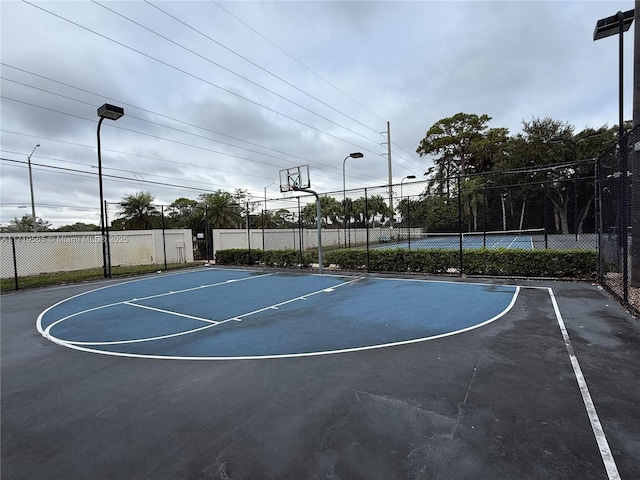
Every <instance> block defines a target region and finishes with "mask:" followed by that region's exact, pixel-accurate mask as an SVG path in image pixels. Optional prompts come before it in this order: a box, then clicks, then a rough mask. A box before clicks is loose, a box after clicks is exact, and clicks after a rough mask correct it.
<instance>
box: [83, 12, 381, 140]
mask: <svg viewBox="0 0 640 480" xmlns="http://www.w3.org/2000/svg"><path fill="white" fill-rule="evenodd" d="M91 1H92V2H93V3H95V4H96V5H99V6H100V7H102V8H104V9H106V10H108V11H110V12H111V13H113V14H114V15H118V16H119V17H121V18H124V19H125V20H127V21H129V22H131V23H133V24H134V25H136V26H138V27H140V28H143V29H145V30H146V31H148V32H150V33H153V34H154V35H157V36H158V37H160V38H162V39H164V40H166V41H167V42H170V43H172V44H173V45H176V46H178V47H180V48H182V49H184V50H186V51H188V52H189V53H191V54H193V55H195V56H197V57H198V58H201V59H203V60H205V61H207V62H209V63H211V64H212V65H215V66H216V67H218V68H221V69H223V70H224V71H226V72H228V73H230V74H232V75H235V76H236V77H238V78H241V79H243V80H244V81H246V82H249V83H250V84H252V85H255V86H256V87H258V88H261V89H263V90H265V91H266V92H269V93H270V94H272V95H275V96H276V97H278V98H280V99H282V100H284V101H285V102H289V103H290V104H292V105H295V106H296V107H298V108H301V109H303V110H305V111H306V112H309V113H311V114H312V115H316V116H317V117H319V118H322V119H323V120H326V121H327V122H330V123H333V124H334V125H336V126H338V127H340V128H343V129H344V130H346V131H348V132H350V133H353V134H354V135H357V136H359V137H361V138H363V139H365V140H368V141H370V142H372V143H376V142H375V140H371V139H370V138H367V137H365V136H364V135H362V134H360V133H358V132H356V131H355V130H351V129H350V128H348V127H345V126H344V125H341V124H339V123H338V122H335V121H333V120H331V119H330V118H328V117H325V116H324V115H320V114H319V113H318V112H315V111H313V110H311V109H309V108H307V107H305V106H303V105H300V104H299V103H297V102H294V101H293V100H291V99H289V98H287V97H285V96H283V95H280V94H279V93H276V92H274V91H273V90H270V89H269V88H267V87H265V86H263V85H261V84H259V83H257V82H254V81H253V80H250V79H249V78H247V77H245V76H244V75H241V74H239V73H237V72H234V71H233V70H231V69H229V68H227V67H225V66H223V65H220V64H219V63H217V62H214V61H213V60H211V59H210V58H208V57H205V56H204V55H201V54H199V53H198V52H195V51H194V50H192V49H190V48H188V47H185V46H184V45H182V44H180V43H178V42H176V41H174V40H171V39H170V38H169V37H166V36H164V35H162V34H160V33H158V32H156V31H155V30H152V29H150V28H148V27H146V26H144V25H142V24H141V23H138V22H136V21H135V20H132V19H131V18H129V17H127V16H126V15H123V14H121V13H119V12H116V11H115V10H112V9H110V8H109V7H106V6H104V5H102V4H100V3H98V2H97V1H96V0H91ZM146 3H147V4H149V5H151V6H152V7H154V8H157V9H158V10H160V11H161V12H162V13H164V14H166V15H168V16H169V17H171V18H173V19H174V20H176V21H177V22H180V23H182V24H183V25H185V26H187V27H188V28H191V29H192V30H193V31H195V32H197V33H199V34H201V35H202V36H204V37H205V38H207V39H209V40H211V41H213V42H215V43H217V44H218V45H220V46H223V45H222V44H220V43H219V42H216V41H215V40H213V39H212V38H211V37H208V36H207V35H205V34H204V33H202V32H200V31H199V30H196V29H195V28H193V27H191V26H190V25H187V24H186V23H184V22H182V21H181V20H179V19H177V18H176V17H174V16H173V15H170V14H169V13H167V12H165V11H164V10H162V9H161V8H159V7H156V6H155V5H153V4H151V3H149V2H146ZM223 47H224V46H223ZM224 48H226V49H227V50H229V51H230V52H232V53H234V54H236V55H237V56H239V57H240V58H242V59H244V60H246V61H247V62H250V63H251V64H252V65H255V66H257V67H258V68H261V69H262V70H263V71H265V72H267V73H269V74H270V75H273V76H274V77H275V78H278V79H279V80H281V81H283V82H285V80H283V79H281V78H280V77H277V76H276V75H274V74H272V73H271V72H269V71H268V70H266V69H264V68H262V67H260V66H259V65H257V64H255V63H253V62H251V61H250V60H248V59H246V58H245V57H242V56H241V55H239V54H237V53H236V52H234V51H233V50H231V49H229V48H227V47H224ZM285 83H288V82H285ZM288 84H289V83H288ZM289 85H291V84H289ZM291 86H293V85H291ZM300 91H301V92H302V93H305V92H303V91H302V90H300ZM336 111H337V110H336ZM338 113H341V112H338Z"/></svg>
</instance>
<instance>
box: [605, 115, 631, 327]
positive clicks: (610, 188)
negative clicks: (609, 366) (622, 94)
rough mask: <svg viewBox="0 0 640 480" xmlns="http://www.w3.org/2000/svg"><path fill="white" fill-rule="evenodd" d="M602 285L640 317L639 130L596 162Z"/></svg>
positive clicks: (626, 136)
mask: <svg viewBox="0 0 640 480" xmlns="http://www.w3.org/2000/svg"><path fill="white" fill-rule="evenodd" d="M596 191H597V195H598V198H597V202H598V205H599V208H598V212H599V215H598V219H599V221H600V224H599V231H600V232H601V235H600V248H599V253H600V255H599V261H600V281H601V283H602V285H603V286H605V287H606V288H607V289H608V290H609V291H610V292H611V293H612V294H613V295H614V296H616V297H617V298H618V299H619V300H620V301H621V302H622V303H623V304H624V305H626V306H627V307H629V308H630V309H631V310H632V311H634V312H635V314H636V315H640V126H637V127H636V128H634V129H632V130H631V131H630V132H628V133H627V134H626V135H625V136H624V137H622V139H621V141H620V142H619V143H618V144H616V145H614V146H612V147H611V148H610V149H609V150H607V151H606V152H605V153H603V154H602V155H601V156H600V157H599V158H598V160H597V162H596Z"/></svg>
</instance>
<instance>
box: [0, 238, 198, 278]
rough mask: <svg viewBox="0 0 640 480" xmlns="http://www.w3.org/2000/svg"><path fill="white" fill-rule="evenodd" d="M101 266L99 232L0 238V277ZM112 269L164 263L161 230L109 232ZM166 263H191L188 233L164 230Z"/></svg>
mask: <svg viewBox="0 0 640 480" xmlns="http://www.w3.org/2000/svg"><path fill="white" fill-rule="evenodd" d="M12 237H13V239H14V243H15V250H16V263H17V266H18V275H19V276H25V275H37V274H39V273H50V272H63V271H71V270H83V269H87V268H95V267H102V243H101V236H100V232H55V233H54V232H36V233H13V234H9V233H6V234H1V235H0V262H1V263H0V277H2V278H10V277H13V276H14V269H13V251H12V244H11V238H12ZM109 244H110V246H111V265H112V266H132V265H152V264H162V263H164V248H163V242H162V230H131V231H121V232H119V231H110V232H109ZM165 244H166V254H167V263H186V262H193V241H192V237H191V230H188V229H186V230H165Z"/></svg>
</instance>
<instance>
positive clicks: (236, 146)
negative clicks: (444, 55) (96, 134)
mask: <svg viewBox="0 0 640 480" xmlns="http://www.w3.org/2000/svg"><path fill="white" fill-rule="evenodd" d="M2 65H5V66H9V67H10V68H16V69H17V70H20V71H23V72H25V73H28V74H32V75H36V76H38V77H40V78H43V79H46V80H50V81H52V82H56V83H60V84H62V85H65V86H68V87H70V88H78V87H74V86H73V85H69V84H66V83H62V82H58V81H57V80H53V79H50V78H48V77H44V76H42V75H37V74H33V73H32V72H28V71H26V70H23V69H19V68H17V67H13V66H12V65H6V64H4V63H3V64H2ZM0 78H2V79H3V80H5V81H9V82H12V83H16V84H18V85H22V86H24V87H27V88H32V89H35V90H38V91H41V92H44V93H47V94H50V95H55V96H58V97H61V98H65V99H68V100H71V101H74V102H78V103H82V104H85V105H89V106H93V104H92V103H90V102H86V101H83V100H79V99H76V98H73V97H69V96H67V95H62V94H59V93H56V92H52V91H50V90H46V89H43V88H39V87H35V86H33V85H28V84H25V83H23V82H18V81H16V80H12V79H8V78H6V77H0ZM78 90H81V91H85V92H87V93H91V94H92V95H98V94H96V93H93V92H89V91H87V90H84V89H81V88H78ZM4 98H6V99H7V100H13V101H15V102H20V103H25V104H27V105H30V106H33V107H36V108H44V109H47V108H46V107H42V106H40V105H34V104H31V103H28V102H23V101H21V100H17V99H12V98H9V97H4ZM119 103H121V104H123V105H125V106H131V107H133V108H136V109H140V110H143V111H146V112H148V113H151V114H153V115H158V116H161V117H165V118H168V119H170V120H173V121H176V122H179V123H184V124H186V125H189V126H193V127H196V128H200V129H203V130H207V131H210V132H213V133H215V134H219V135H224V134H221V133H219V132H216V131H214V130H210V129H207V128H204V127H200V126H198V125H194V124H191V123H187V122H184V121H182V120H178V119H175V118H172V117H168V116H166V115H162V114H159V113H157V112H153V111H150V110H146V109H143V108H141V107H137V106H134V105H130V104H128V103H126V102H119ZM49 110H51V109H49ZM52 111H54V112H57V113H61V114H66V113H65V112H61V111H59V110H52ZM67 115H70V114H67ZM127 117H129V118H134V119H136V120H139V121H142V122H146V123H150V124H152V125H158V126H161V127H164V128H168V129H171V130H175V131H178V132H181V133H185V134H187V135H191V136H195V137H198V138H202V139H205V140H210V141H213V142H216V143H220V144H222V145H227V146H231V147H234V148H239V149H242V150H246V151H249V152H252V153H256V154H258V155H264V156H267V157H271V158H275V159H278V160H284V159H283V158H281V157H277V156H275V155H270V154H267V153H263V152H259V151H256V150H251V149H248V148H245V147H241V146H239V145H234V144H232V143H228V142H223V141H220V140H216V139H213V138H211V137H206V136H204V135H198V134H195V133H192V132H188V131H185V130H181V129H178V128H176V127H172V126H169V125H165V124H162V123H158V122H153V121H151V120H147V119H145V118H141V117H137V116H135V115H131V114H128V115H127ZM78 118H83V119H85V120H89V119H86V118H84V117H78ZM90 121H93V120H90ZM116 128H123V127H116ZM139 133H142V132H139ZM142 134H143V135H144V133H142ZM224 136H228V135H224ZM158 138H162V139H165V140H168V139H166V137H158ZM231 138H234V139H236V138H235V137H231ZM237 140H239V141H243V140H241V139H237ZM168 141H171V140H168ZM245 143H251V142H245ZM185 145H189V146H192V147H194V148H199V147H196V146H194V145H193V144H185ZM253 145H256V146H258V147H260V148H265V149H268V150H272V151H275V152H277V153H282V154H284V155H288V156H291V157H294V158H298V159H300V160H303V161H306V162H308V163H314V166H316V168H318V169H319V170H334V171H338V170H339V169H338V168H336V167H332V166H329V165H325V164H323V163H321V162H312V161H311V160H309V159H306V158H304V157H300V156H296V155H293V154H288V153H285V152H280V151H278V150H274V149H271V148H269V147H265V146H263V145H259V144H253ZM212 151H213V152H214V153H221V154H222V155H230V154H226V153H224V152H218V151H215V150H212ZM238 158H241V159H246V158H245V157H238ZM247 160H249V161H253V160H251V159H247ZM255 161H256V162H258V161H257V160H255ZM258 163H260V162H258ZM267 165H270V166H273V165H271V164H267ZM322 166H325V168H322ZM278 168H282V167H278ZM233 173H238V172H233ZM357 175H358V176H359V177H362V178H370V179H374V178H373V177H371V176H369V175H363V174H357ZM320 177H321V178H329V177H323V176H320Z"/></svg>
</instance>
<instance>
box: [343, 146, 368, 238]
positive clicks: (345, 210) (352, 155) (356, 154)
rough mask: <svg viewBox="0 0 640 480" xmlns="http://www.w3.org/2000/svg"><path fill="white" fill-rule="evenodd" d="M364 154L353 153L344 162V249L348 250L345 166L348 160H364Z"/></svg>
mask: <svg viewBox="0 0 640 480" xmlns="http://www.w3.org/2000/svg"><path fill="white" fill-rule="evenodd" d="M362 157H364V154H363V153H361V152H353V153H350V154H349V155H347V156H346V157H344V160H343V161H342V211H343V217H344V220H343V223H344V232H345V234H344V248H347V233H346V232H347V188H346V180H345V165H346V163H347V158H362Z"/></svg>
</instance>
